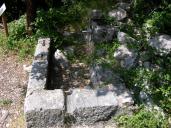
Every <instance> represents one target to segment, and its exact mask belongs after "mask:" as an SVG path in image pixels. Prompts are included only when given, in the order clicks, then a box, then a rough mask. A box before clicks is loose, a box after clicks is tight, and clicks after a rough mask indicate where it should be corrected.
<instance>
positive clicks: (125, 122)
mask: <svg viewBox="0 0 171 128" xmlns="http://www.w3.org/2000/svg"><path fill="white" fill-rule="evenodd" d="M115 119H116V120H117V122H118V125H119V126H120V127H121V128H168V127H169V123H168V121H167V119H166V118H164V117H163V116H162V114H161V113H160V112H157V111H156V110H147V109H146V108H141V109H140V110H139V111H138V112H136V113H134V114H133V115H131V116H130V115H121V116H119V117H117V118H115Z"/></svg>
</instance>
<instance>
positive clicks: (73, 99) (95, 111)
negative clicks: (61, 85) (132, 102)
mask: <svg viewBox="0 0 171 128" xmlns="http://www.w3.org/2000/svg"><path fill="white" fill-rule="evenodd" d="M117 106H118V101H117V99H116V97H115V96H114V94H113V93H112V92H110V91H108V92H106V91H103V90H89V89H74V90H73V92H72V94H71V95H69V96H68V97H67V112H68V113H69V114H71V115H73V116H74V118H75V120H76V123H78V124H93V123H95V122H97V121H103V120H106V119H108V118H110V116H111V114H113V113H115V111H116V110H117Z"/></svg>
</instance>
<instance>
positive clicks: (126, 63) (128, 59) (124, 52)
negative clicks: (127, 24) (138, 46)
mask: <svg viewBox="0 0 171 128" xmlns="http://www.w3.org/2000/svg"><path fill="white" fill-rule="evenodd" d="M114 58H116V59H117V60H118V61H119V62H120V64H121V67H123V68H126V69H129V68H132V67H134V66H135V64H136V59H137V53H136V52H135V51H134V50H133V49H128V47H127V46H126V45H121V46H119V47H118V49H117V50H116V51H115V52H114Z"/></svg>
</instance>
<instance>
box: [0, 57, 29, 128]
mask: <svg viewBox="0 0 171 128" xmlns="http://www.w3.org/2000/svg"><path fill="white" fill-rule="evenodd" d="M29 63H30V61H29V60H25V61H22V62H21V61H19V59H18V58H17V56H16V55H14V54H8V55H5V56H0V128H24V127H25V123H24V114H23V102H24V98H25V94H26V88H27V79H28V78H27V77H28V74H27V73H26V72H25V71H23V65H24V64H29Z"/></svg>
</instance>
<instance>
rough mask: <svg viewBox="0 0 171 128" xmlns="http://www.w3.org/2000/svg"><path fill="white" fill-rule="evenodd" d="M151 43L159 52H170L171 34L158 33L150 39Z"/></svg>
mask: <svg viewBox="0 0 171 128" xmlns="http://www.w3.org/2000/svg"><path fill="white" fill-rule="evenodd" d="M149 44H150V45H151V46H152V47H153V48H155V49H156V50H157V51H158V52H161V53H166V54H167V53H169V52H170V51H171V36H170V35H158V36H155V37H152V38H151V39H150V40H149Z"/></svg>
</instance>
